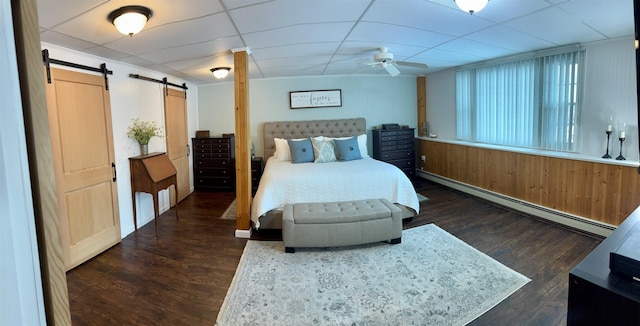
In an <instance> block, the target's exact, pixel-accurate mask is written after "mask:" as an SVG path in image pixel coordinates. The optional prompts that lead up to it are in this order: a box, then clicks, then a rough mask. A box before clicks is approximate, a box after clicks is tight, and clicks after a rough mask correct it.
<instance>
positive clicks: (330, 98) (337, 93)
mask: <svg viewBox="0 0 640 326" xmlns="http://www.w3.org/2000/svg"><path fill="white" fill-rule="evenodd" d="M289 104H290V107H291V108H292V109H306V108H329V107H339V106H342V90H340V89H327V90H318V91H295V92H289Z"/></svg>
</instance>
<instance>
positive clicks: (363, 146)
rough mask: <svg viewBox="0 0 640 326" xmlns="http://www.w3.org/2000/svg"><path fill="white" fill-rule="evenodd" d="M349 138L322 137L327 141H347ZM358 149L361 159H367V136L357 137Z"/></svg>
mask: <svg viewBox="0 0 640 326" xmlns="http://www.w3.org/2000/svg"><path fill="white" fill-rule="evenodd" d="M349 138H351V137H324V139H325V140H327V139H349ZM358 147H359V148H360V156H362V158H365V157H369V151H368V150H367V134H362V135H360V136H358Z"/></svg>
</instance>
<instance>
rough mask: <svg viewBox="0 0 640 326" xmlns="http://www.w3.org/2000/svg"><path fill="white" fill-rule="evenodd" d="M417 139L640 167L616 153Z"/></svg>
mask: <svg viewBox="0 0 640 326" xmlns="http://www.w3.org/2000/svg"><path fill="white" fill-rule="evenodd" d="M416 139H421V140H426V141H433V142H440V143H449V144H455V145H464V146H471V147H478V148H486V149H494V150H499V151H505V152H514V153H522V154H531V155H538V156H546V157H554V158H562V159H568V160H578V161H585V162H594V163H603V164H611V165H621V166H630V167H638V165H640V163H639V162H638V161H631V160H624V161H622V160H620V161H619V160H616V159H615V157H616V156H617V155H614V154H611V156H613V158H609V159H605V158H601V157H593V156H590V155H585V154H579V153H567V152H555V151H545V150H540V149H532V148H521V147H510V146H504V145H493V144H484V143H475V142H470V141H463V140H451V139H439V138H429V137H424V136H418V137H416Z"/></svg>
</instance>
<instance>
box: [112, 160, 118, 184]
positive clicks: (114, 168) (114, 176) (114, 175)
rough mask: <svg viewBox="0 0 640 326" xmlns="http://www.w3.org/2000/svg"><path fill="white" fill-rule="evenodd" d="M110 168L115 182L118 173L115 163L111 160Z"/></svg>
mask: <svg viewBox="0 0 640 326" xmlns="http://www.w3.org/2000/svg"><path fill="white" fill-rule="evenodd" d="M111 168H112V169H113V182H116V180H117V179H118V174H117V172H116V164H115V163H113V162H111Z"/></svg>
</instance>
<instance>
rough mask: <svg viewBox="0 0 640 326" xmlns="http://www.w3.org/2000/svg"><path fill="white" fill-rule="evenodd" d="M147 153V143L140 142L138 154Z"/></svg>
mask: <svg viewBox="0 0 640 326" xmlns="http://www.w3.org/2000/svg"><path fill="white" fill-rule="evenodd" d="M147 154H149V144H140V155H147Z"/></svg>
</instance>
